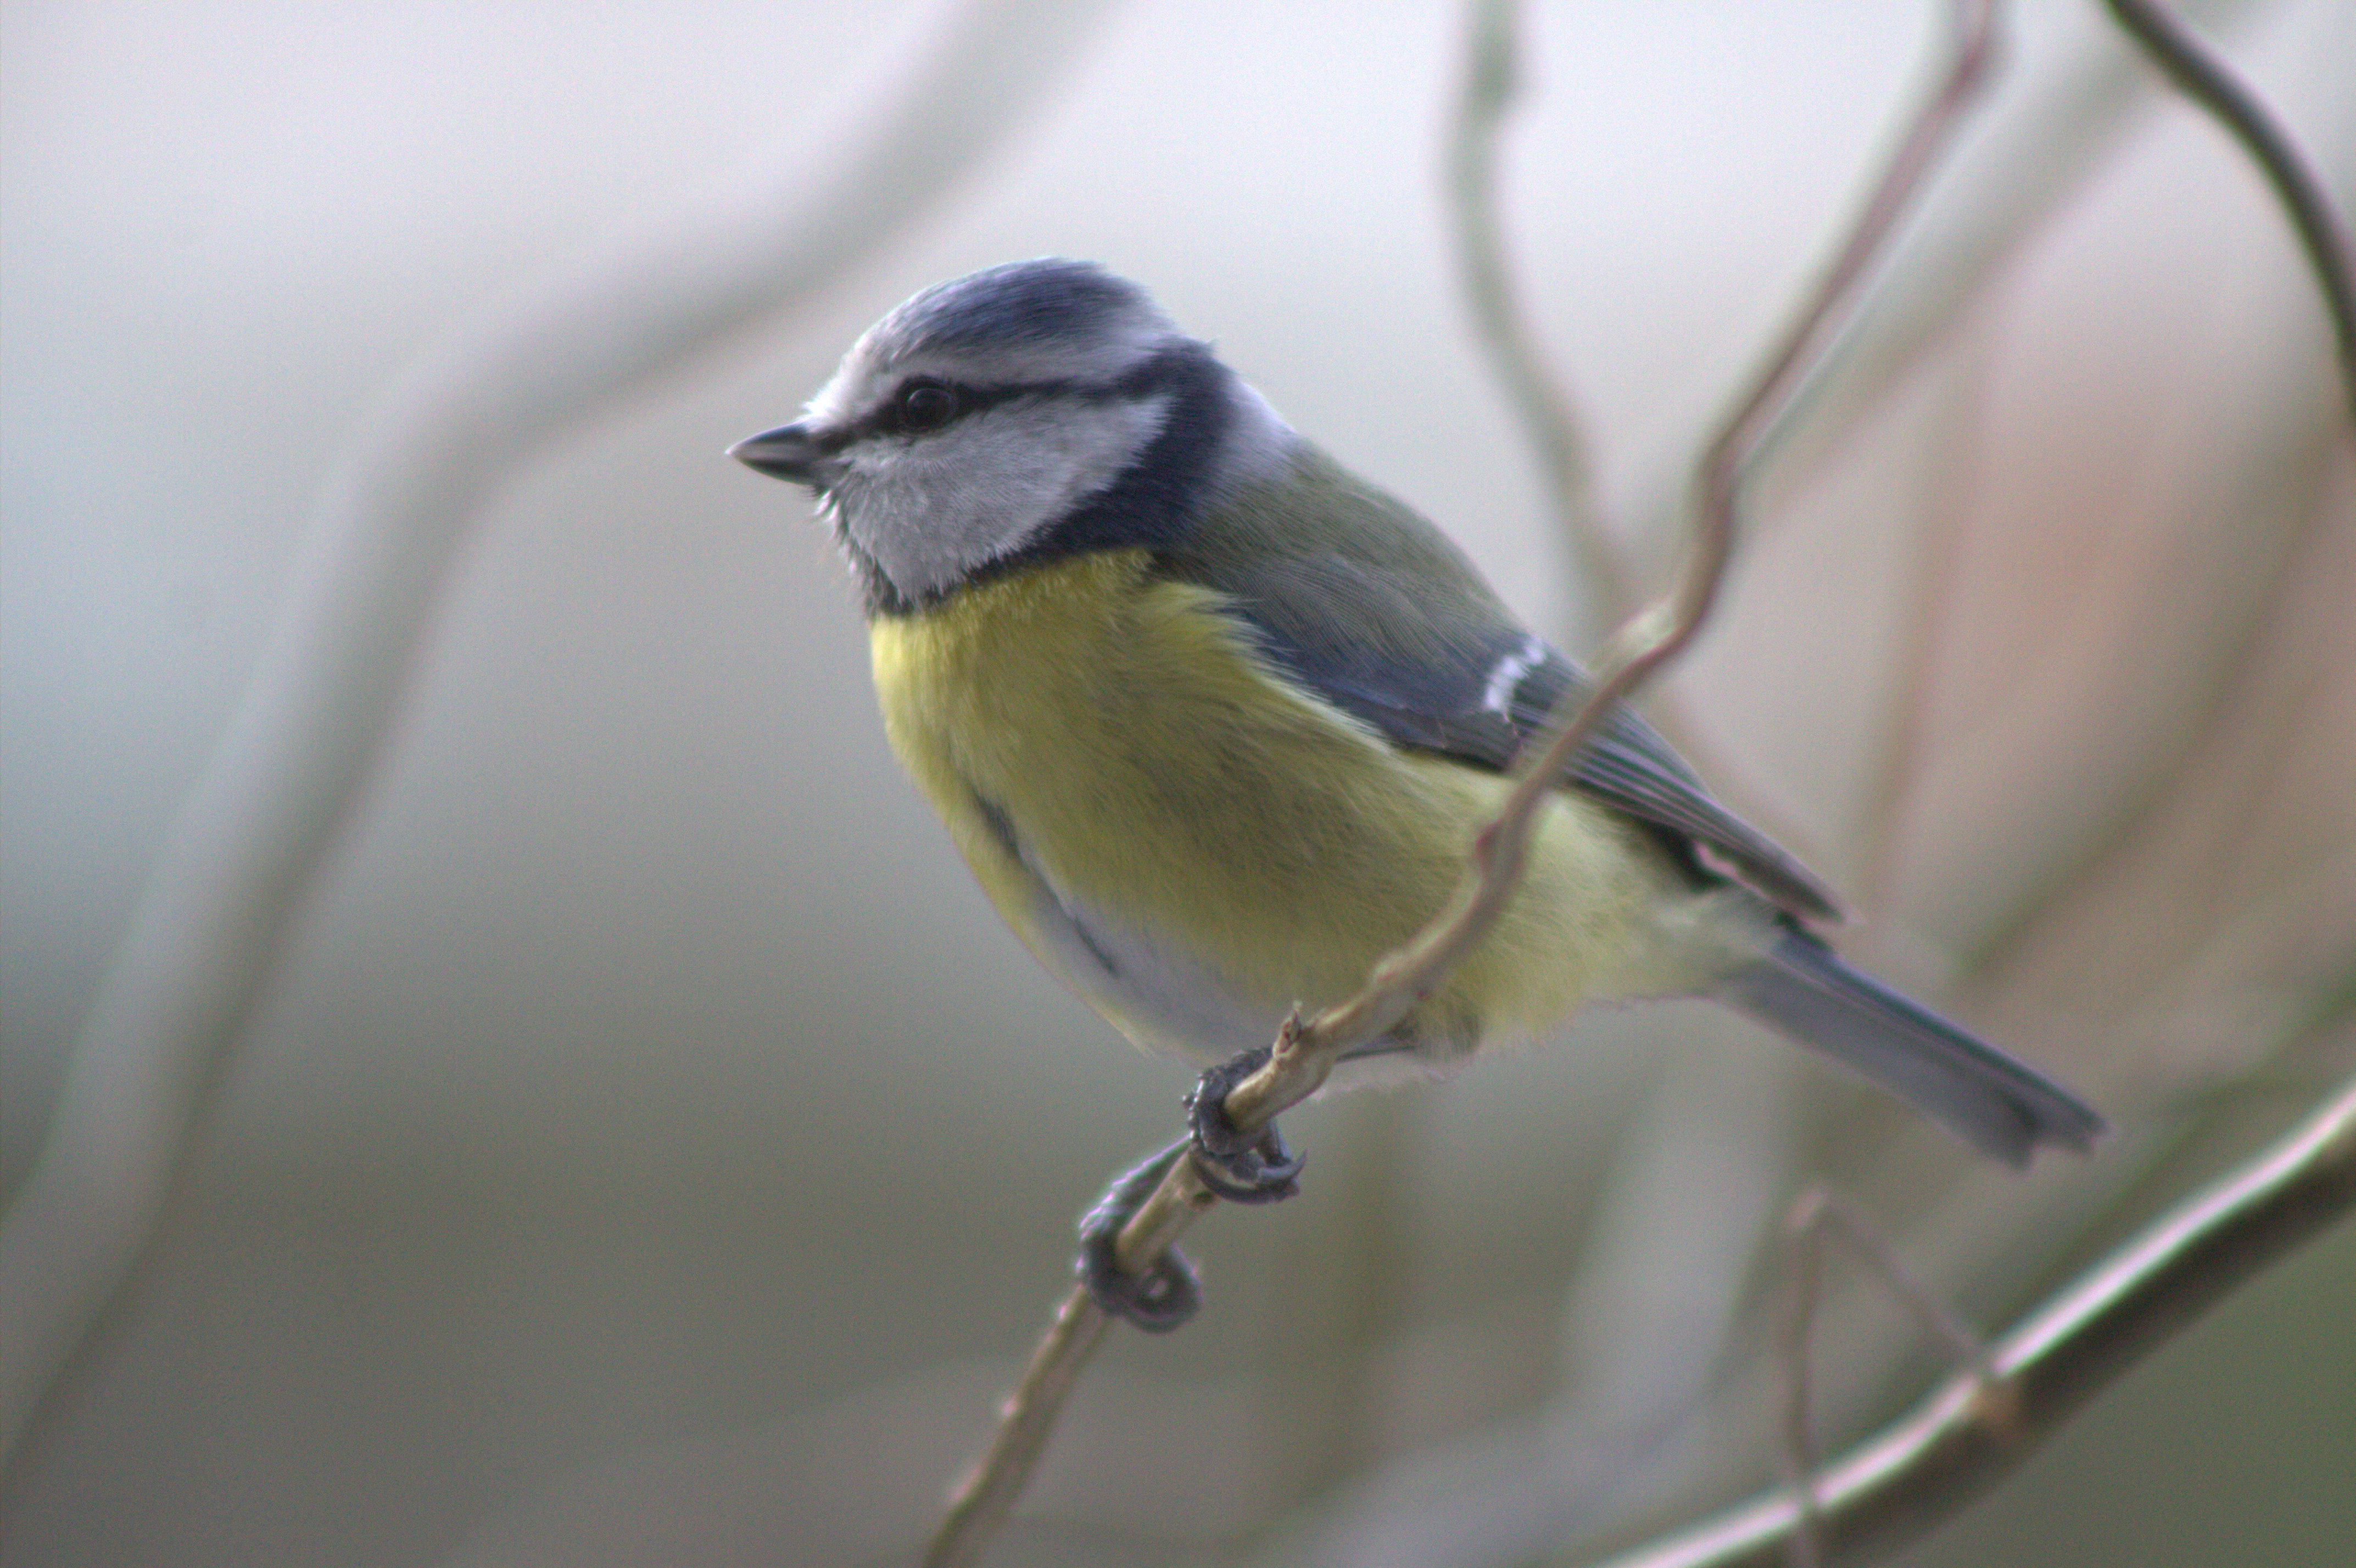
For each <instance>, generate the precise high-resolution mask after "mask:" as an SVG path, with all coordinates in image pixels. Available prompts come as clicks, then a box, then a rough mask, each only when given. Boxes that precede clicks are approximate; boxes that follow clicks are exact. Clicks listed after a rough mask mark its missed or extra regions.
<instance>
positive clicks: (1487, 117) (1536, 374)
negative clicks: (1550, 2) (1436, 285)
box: [1448, 0, 1636, 624]
mask: <svg viewBox="0 0 2356 1568" xmlns="http://www.w3.org/2000/svg"><path fill="white" fill-rule="evenodd" d="M1519 9H1520V7H1519V5H1518V0H1473V4H1472V28H1471V32H1472V37H1471V44H1470V48H1469V51H1468V53H1467V57H1466V59H1465V67H1464V88H1463V91H1462V93H1461V94H1459V96H1458V98H1457V103H1456V118H1455V120H1454V122H1453V123H1452V124H1451V127H1450V130H1449V137H1448V196H1449V211H1450V214H1451V218H1452V219H1453V223H1452V231H1453V233H1454V236H1455V240H1456V275H1457V281H1458V283H1461V284H1462V287H1463V290H1464V301H1465V304H1467V305H1469V306H1470V307H1471V308H1472V328H1473V336H1474V337H1475V339H1476V340H1477V341H1478V342H1479V343H1480V345H1481V347H1482V349H1483V351H1484V352H1485V353H1486V354H1487V356H1488V358H1489V368H1490V369H1491V370H1493V371H1494V372H1495V374H1496V377H1497V379H1498V380H1499V381H1500V382H1502V383H1503V384H1504V387H1505V399H1506V401H1507V402H1508V404H1510V405H1511V407H1512V408H1513V411H1514V414H1515V418H1517V419H1519V420H1520V421H1521V423H1522V433H1523V434H1524V435H1526V436H1527V437H1528V438H1529V443H1530V445H1531V446H1532V447H1534V448H1535V449H1537V457H1538V467H1539V468H1540V470H1541V471H1542V472H1543V473H1544V474H1545V475H1546V484H1547V495H1548V496H1549V498H1550V499H1551V500H1552V501H1553V503H1554V515H1555V520H1556V524H1557V526H1558V528H1561V530H1562V532H1563V534H1564V537H1566V538H1567V539H1569V541H1570V547H1571V550H1572V552H1573V554H1574V555H1575V556H1576V557H1577V558H1578V565H1579V571H1580V577H1581V578H1582V579H1583V580H1584V581H1586V582H1588V583H1589V584H1590V585H1591V586H1592V588H1593V591H1594V592H1595V593H1596V594H1597V595H1598V597H1600V598H1601V601H1602V603H1601V609H1602V612H1603V613H1602V614H1601V616H1600V617H1599V619H1600V620H1601V621H1602V622H1604V623H1605V624H1616V623H1617V622H1619V621H1621V620H1622V619H1623V618H1624V617H1625V616H1626V615H1627V614H1628V613H1629V612H1630V611H1632V610H1633V609H1634V608H1635V607H1636V584H1635V579H1634V572H1633V570H1632V568H1631V567H1630V565H1629V562H1628V554H1627V551H1625V550H1623V549H1621V548H1620V544H1619V542H1618V541H1617V540H1616V539H1613V538H1612V529H1611V528H1610V526H1609V524H1608V523H1606V521H1605V520H1604V517H1603V513H1602V509H1601V507H1599V506H1598V505H1597V504H1596V499H1595V474H1594V468H1593V465H1592V463H1591V461H1590V457H1589V455H1588V450H1587V442H1586V438H1585V437H1584V436H1583V435H1582V434H1581V433H1580V425H1579V416H1578V415H1577V413H1576V412H1574V411H1573V410H1572V408H1571V402H1570V395H1569V393H1568V392H1566V391H1565V390H1564V389H1563V387H1562V385H1561V383H1560V382H1559V381H1558V380H1557V379H1555V377H1554V375H1553V373H1552V372H1551V371H1550V370H1549V369H1548V368H1547V365H1546V362H1545V360H1544V358H1543V357H1541V356H1540V355H1539V353H1538V351H1537V346H1536V344H1537V340H1536V335H1535V334H1533V333H1532V332H1531V331H1530V325H1529V322H1528V321H1527V320H1526V318H1525V316H1524V315H1523V312H1522V307H1521V301H1520V298H1519V293H1518V291H1517V290H1515V287H1514V281H1513V277H1512V274H1511V273H1510V272H1508V271H1507V269H1506V266H1505V236H1504V234H1503V232H1502V231H1501V230H1502V225H1501V224H1500V222H1499V219H1498V211H1497V138H1498V133H1499V131H1500V130H1501V129H1502V128H1503V126H1504V124H1505V113H1506V111H1507V110H1509V109H1510V108H1512V107H1513V101H1514V98H1515V94H1516V93H1517V92H1518V91H1520V89H1521V76H1520V72H1519V69H1518V65H1517V50H1516V48H1515V25H1516V23H1517V22H1518V20H1519V16H1518V12H1519Z"/></svg>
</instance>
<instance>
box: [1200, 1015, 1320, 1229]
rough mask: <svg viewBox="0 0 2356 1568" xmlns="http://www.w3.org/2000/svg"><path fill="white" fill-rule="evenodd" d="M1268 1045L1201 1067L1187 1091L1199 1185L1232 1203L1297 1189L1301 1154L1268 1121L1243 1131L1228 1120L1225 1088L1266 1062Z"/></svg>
mask: <svg viewBox="0 0 2356 1568" xmlns="http://www.w3.org/2000/svg"><path fill="white" fill-rule="evenodd" d="M1268 1058H1269V1048H1268V1047H1267V1046H1264V1045H1259V1046H1254V1047H1253V1048H1252V1049H1251V1050H1249V1051H1239V1052H1237V1054H1236V1055H1234V1056H1232V1057H1229V1058H1228V1059H1227V1060H1226V1061H1222V1062H1220V1063H1219V1064H1218V1065H1217V1066H1216V1067H1211V1068H1206V1069H1205V1070H1204V1072H1203V1076H1202V1077H1201V1078H1200V1079H1198V1080H1196V1081H1195V1083H1194V1092H1193V1093H1190V1094H1188V1095H1187V1096H1186V1116H1187V1120H1188V1122H1189V1124H1190V1125H1192V1126H1193V1128H1194V1131H1193V1133H1192V1134H1191V1135H1190V1136H1189V1138H1188V1142H1189V1144H1190V1145H1191V1147H1193V1148H1194V1169H1195V1172H1196V1173H1197V1174H1198V1175H1200V1176H1201V1177H1202V1179H1203V1185H1204V1186H1205V1187H1207V1188H1209V1189H1211V1190H1212V1191H1214V1192H1215V1193H1217V1194H1218V1195H1219V1196H1220V1197H1222V1198H1224V1199H1226V1200H1227V1201H1228V1202H1230V1203H1273V1202H1275V1201H1276V1200H1279V1199H1280V1198H1290V1197H1291V1196H1292V1195H1293V1194H1294V1193H1296V1192H1298V1191H1300V1190H1301V1183H1300V1181H1299V1180H1298V1178H1299V1177H1300V1175H1301V1164H1302V1160H1301V1156H1299V1155H1297V1154H1294V1153H1293V1152H1292V1151H1291V1150H1290V1149H1289V1148H1287V1147H1284V1136H1283V1135H1282V1134H1281V1133H1279V1132H1278V1131H1277V1130H1276V1124H1275V1123H1274V1122H1272V1121H1271V1122H1270V1123H1269V1124H1268V1125H1266V1126H1264V1127H1262V1128H1261V1129H1260V1130H1259V1131H1258V1132H1257V1133H1249V1134H1247V1133H1245V1132H1243V1131H1241V1130H1239V1129H1238V1128H1237V1126H1236V1125H1235V1123H1233V1122H1231V1121H1229V1120H1228V1119H1227V1110H1226V1098H1227V1093H1228V1091H1230V1090H1232V1089H1233V1088H1235V1086H1236V1085H1237V1084H1238V1083H1242V1082H1243V1081H1244V1080H1245V1079H1247V1078H1248V1077H1250V1076H1251V1075H1252V1074H1253V1073H1255V1072H1258V1071H1259V1070H1260V1069H1261V1068H1262V1067H1264V1066H1266V1065H1267V1063H1268Z"/></svg>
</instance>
